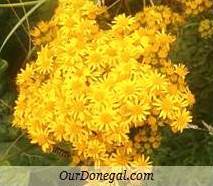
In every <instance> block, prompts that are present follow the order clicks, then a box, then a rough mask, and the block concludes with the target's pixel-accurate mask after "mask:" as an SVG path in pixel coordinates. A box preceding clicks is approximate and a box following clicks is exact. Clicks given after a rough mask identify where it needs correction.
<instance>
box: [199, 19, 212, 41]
mask: <svg viewBox="0 0 213 186" xmlns="http://www.w3.org/2000/svg"><path fill="white" fill-rule="evenodd" d="M198 31H199V33H200V35H201V37H202V38H204V39H208V38H211V37H212V36H213V20H210V19H204V20H202V21H201V22H200V24H199V28H198Z"/></svg>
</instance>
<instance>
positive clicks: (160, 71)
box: [13, 0, 195, 166]
mask: <svg viewBox="0 0 213 186" xmlns="http://www.w3.org/2000/svg"><path fill="white" fill-rule="evenodd" d="M106 11H107V8H106V7H99V6H97V5H96V4H94V3H93V2H91V1H89V0H72V1H71V0H59V6H58V8H57V10H56V12H55V15H54V16H53V18H52V19H51V20H50V21H49V22H41V23H39V24H38V26H37V27H35V28H34V29H33V30H32V36H33V37H34V44H35V45H36V46H37V48H38V52H37V56H38V57H37V59H36V60H35V61H32V62H30V63H28V64H27V65H26V67H25V69H22V70H21V72H20V73H19V74H18V77H17V85H18V90H19V96H18V98H17V101H16V106H15V112H14V120H13V125H14V126H15V127H18V128H21V129H22V130H24V131H25V132H26V133H27V134H28V136H29V139H30V140H31V143H33V144H38V145H39V146H40V147H41V148H42V150H43V151H44V152H51V151H53V149H54V148H55V147H57V146H58V145H62V146H63V145H64V146H67V145H68V148H69V151H70V152H71V156H72V157H70V158H71V164H72V165H107V166H108V165H110V166H116V165H124V166H149V165H150V164H151V163H150V161H149V154H150V152H151V150H152V149H156V148H158V147H159V146H160V139H161V134H160V128H161V127H169V128H171V130H172V131H173V132H174V133H176V132H183V130H184V129H185V128H186V127H187V125H188V124H189V123H190V122H191V121H192V116H191V109H192V106H193V104H194V102H195V99H194V96H193V94H192V93H191V91H190V90H189V88H188V86H187V83H186V75H187V74H188V73H189V72H188V70H187V68H186V67H185V66H184V65H183V64H176V65H174V64H173V63H172V61H171V60H170V58H169V52H170V50H171V47H172V44H173V42H174V41H175V39H176V36H175V32H174V30H173V31H171V30H172V28H174V27H177V25H179V24H181V23H182V22H183V21H184V17H182V16H181V15H179V14H178V13H174V12H173V11H172V10H171V9H170V8H168V7H166V6H162V5H161V6H152V7H147V8H145V9H144V10H143V11H141V12H139V13H137V14H136V15H135V16H127V15H125V14H120V15H117V16H116V17H115V18H114V19H113V20H112V21H111V23H107V24H108V25H109V29H102V27H101V26H100V25H99V24H98V22H97V18H98V17H100V16H105V15H106V14H105V13H106ZM159 16H160V19H159Z"/></svg>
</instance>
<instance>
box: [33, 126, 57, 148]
mask: <svg viewBox="0 0 213 186" xmlns="http://www.w3.org/2000/svg"><path fill="white" fill-rule="evenodd" d="M30 137H31V143H33V144H35V143H37V144H38V145H39V146H41V148H42V150H43V151H44V152H48V151H50V150H51V149H52V147H53V145H54V144H55V143H54V141H53V140H52V139H51V138H50V134H49V131H48V130H47V129H41V128H37V129H34V130H33V131H30Z"/></svg>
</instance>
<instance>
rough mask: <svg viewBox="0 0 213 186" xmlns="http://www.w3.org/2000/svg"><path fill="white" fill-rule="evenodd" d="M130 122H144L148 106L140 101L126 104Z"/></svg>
mask: <svg viewBox="0 0 213 186" xmlns="http://www.w3.org/2000/svg"><path fill="white" fill-rule="evenodd" d="M128 109H129V117H130V121H131V122H133V123H137V122H142V121H144V120H146V117H147V115H149V114H150V105H149V104H148V103H146V102H144V101H142V100H138V101H134V102H133V103H129V104H128Z"/></svg>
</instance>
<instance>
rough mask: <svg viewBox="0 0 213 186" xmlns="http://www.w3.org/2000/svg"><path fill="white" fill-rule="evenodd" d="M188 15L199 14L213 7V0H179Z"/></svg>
mask: <svg viewBox="0 0 213 186" xmlns="http://www.w3.org/2000/svg"><path fill="white" fill-rule="evenodd" d="M178 1H179V2H180V3H181V4H183V5H184V11H185V13H186V14H187V15H197V14H199V13H203V12H204V11H206V10H210V9H211V8H213V1H212V0H178Z"/></svg>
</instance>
